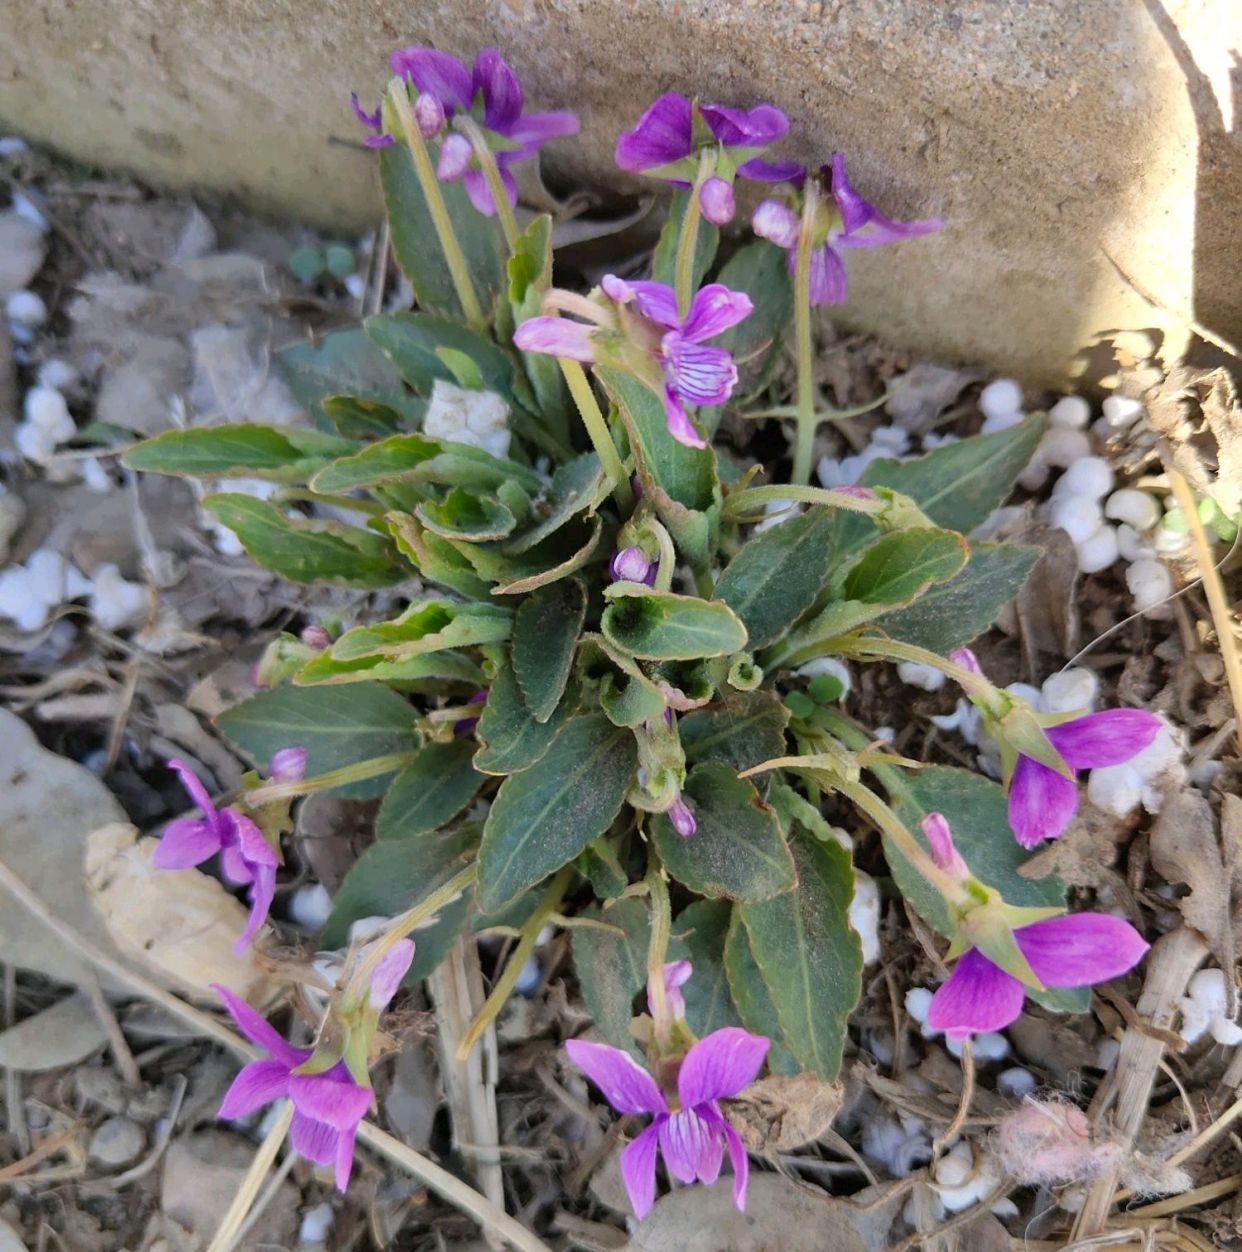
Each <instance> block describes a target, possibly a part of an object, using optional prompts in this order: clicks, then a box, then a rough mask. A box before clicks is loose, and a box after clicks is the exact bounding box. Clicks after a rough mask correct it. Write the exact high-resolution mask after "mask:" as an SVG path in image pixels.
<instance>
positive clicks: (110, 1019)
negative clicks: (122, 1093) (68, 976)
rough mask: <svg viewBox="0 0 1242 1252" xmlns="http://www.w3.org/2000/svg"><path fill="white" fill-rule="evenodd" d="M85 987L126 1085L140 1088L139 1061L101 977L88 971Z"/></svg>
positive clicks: (84, 980)
mask: <svg viewBox="0 0 1242 1252" xmlns="http://www.w3.org/2000/svg"><path fill="white" fill-rule="evenodd" d="M83 989H84V990H85V992H86V997H87V999H88V1000H90V1002H91V1008H92V1009H94V1011H95V1016H96V1017H97V1018H98V1019H99V1024H100V1025H101V1026H102V1027H103V1030H104V1034H105V1035H107V1036H108V1047H109V1048H110V1049H111V1051H112V1059H113V1060H114V1061H115V1062H116V1067H117V1069H119V1070H120V1071H121V1077H122V1078H123V1079H124V1080H125V1085H126V1086H127V1087H129V1088H131V1089H132V1090H135V1091H136V1090H138V1088H140V1087H141V1086H142V1075H141V1074H140V1073H139V1072H138V1063H137V1062H136V1061H135V1060H134V1054H133V1053H132V1052H131V1051H130V1050H129V1044H128V1043H126V1042H125V1036H124V1035H123V1034H122V1033H121V1027H120V1026H119V1025H118V1024H117V1020H116V1014H115V1013H113V1011H112V1009H111V1007H110V1006H109V1004H108V1001H107V1000H105V999H104V993H103V992H102V991H101V990H100V989H99V979H98V978H96V977H95V975H94V974H93V973H90V972H88V973H87V976H86V977H85V978H84V979H83Z"/></svg>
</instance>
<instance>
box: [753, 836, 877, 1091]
mask: <svg viewBox="0 0 1242 1252" xmlns="http://www.w3.org/2000/svg"><path fill="white" fill-rule="evenodd" d="M793 854H794V861H795V864H796V866H797V871H798V886H797V887H796V888H795V889H794V890H793V891H789V892H786V893H785V894H784V895H781V896H777V897H776V898H775V899H774V900H769V901H767V902H766V903H764V904H744V905H741V906H740V908H741V914H742V920H743V921H744V922H745V924H746V931H747V934H748V936H749V938H750V947H751V952H752V954H753V955H754V958H755V961H756V963H757V964H758V966H759V969H760V972H761V974H762V976H763V981H764V984H765V985H766V987H767V989H768V994H769V995H770V996H771V997H772V1003H773V1004H774V1005H775V1006H776V1012H777V1016H778V1017H779V1019H780V1024H781V1034H782V1036H783V1037H784V1040H785V1043H786V1045H787V1046H788V1047H789V1050H790V1051H791V1052H792V1053H793V1055H794V1057H795V1058H796V1059H797V1061H798V1062H799V1064H800V1065H801V1066H802V1068H803V1069H806V1070H811V1071H813V1072H814V1073H816V1074H818V1075H819V1076H820V1078H822V1079H823V1080H824V1081H825V1082H831V1081H832V1080H833V1079H834V1078H836V1076H837V1073H838V1071H839V1070H840V1068H841V1052H842V1048H843V1047H844V1044H845V1023H846V1019H847V1018H848V1017H849V1015H850V1013H851V1012H852V1011H853V1009H854V1006H855V1005H856V1004H857V1003H858V998H859V996H860V994H861V992H862V952H861V950H860V948H859V946H858V936H857V935H855V934H854V932H853V930H851V929H850V924H849V918H848V910H849V905H850V899H851V897H852V895H853V891H854V871H853V867H852V866H851V865H850V857H849V853H848V852H846V851H845V849H844V848H842V847H841V846H840V844H837V843H812V842H811V841H810V840H807V839H799V840H797V841H796V842H795V843H794V844H793Z"/></svg>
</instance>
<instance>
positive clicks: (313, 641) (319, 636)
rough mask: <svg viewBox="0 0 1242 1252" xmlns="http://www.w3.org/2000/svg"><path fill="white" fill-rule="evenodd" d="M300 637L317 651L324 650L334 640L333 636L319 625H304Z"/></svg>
mask: <svg viewBox="0 0 1242 1252" xmlns="http://www.w3.org/2000/svg"><path fill="white" fill-rule="evenodd" d="M299 638H300V639H301V640H302V642H303V643H304V644H305V645H306V646H307V647H308V648H314V649H315V651H316V652H322V651H323V649H324V648H326V647H328V646H329V644H331V642H332V636H331V635H330V634H328V632H327V631H326V630H325V629H324V628H323V627H322V626H318V625H312V626H305V627H303V629H302V633H301V635H300V636H299Z"/></svg>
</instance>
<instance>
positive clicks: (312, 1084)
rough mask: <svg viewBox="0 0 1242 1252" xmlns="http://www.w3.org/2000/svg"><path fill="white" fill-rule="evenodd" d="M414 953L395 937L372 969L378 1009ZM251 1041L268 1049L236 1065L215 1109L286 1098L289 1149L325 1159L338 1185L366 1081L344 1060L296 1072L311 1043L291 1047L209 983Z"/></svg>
mask: <svg viewBox="0 0 1242 1252" xmlns="http://www.w3.org/2000/svg"><path fill="white" fill-rule="evenodd" d="M413 959H414V944H413V943H412V942H411V941H410V940H409V939H402V940H399V941H398V942H397V943H396V944H394V945H393V948H392V950H391V951H390V952H389V953H388V954H387V955H386V956H385V957H384V959H383V960H382V961H380V963H379V965H378V966H377V967H376V969H375V972H374V974H372V976H371V996H370V1005H371V1007H372V1008H373V1009H374V1010H375V1011H376V1012H377V1013H379V1012H382V1011H383V1009H385V1008H386V1007H387V1005H388V1002H389V1001H390V1000H391V999H392V997H393V995H395V994H396V990H397V988H398V986H400V984H401V979H402V978H404V977H405V974H406V971H407V970H408V969H409V968H410V962H411V961H412V960H413ZM212 989H213V990H214V991H215V992H216V994H217V995H218V996H219V997H220V998H221V999H222V1000H223V1001H224V1004H225V1007H226V1008H227V1009H228V1011H229V1013H230V1014H231V1015H232V1017H233V1020H234V1021H235V1022H236V1023H237V1028H238V1030H240V1031H241V1033H242V1034H243V1035H245V1036H246V1038H247V1039H249V1040H250V1042H251V1043H253V1044H255V1045H257V1046H258V1047H260V1048H262V1049H263V1050H264V1051H265V1052H266V1053H267V1054H268V1055H267V1058H266V1059H264V1060H261V1061H251V1062H250V1063H249V1064H248V1065H246V1066H244V1067H243V1068H242V1071H241V1073H239V1074H238V1075H237V1077H236V1078H235V1079H234V1080H233V1085H232V1086H231V1087H230V1088H229V1089H228V1091H227V1092H226V1093H225V1096H224V1100H223V1102H222V1103H221V1105H220V1111H219V1114H218V1116H220V1117H223V1118H229V1119H233V1118H238V1117H246V1116H248V1115H249V1114H250V1113H253V1112H254V1111H255V1110H256V1109H258V1108H261V1107H262V1106H263V1105H265V1104H270V1103H271V1102H272V1101H273V1100H279V1099H282V1098H285V1097H287V1098H288V1099H289V1100H291V1101H292V1102H293V1122H292V1124H291V1125H290V1127H289V1138H290V1140H291V1141H292V1143H293V1147H294V1149H295V1151H297V1152H299V1153H301V1155H302V1156H304V1157H306V1159H307V1160H309V1161H314V1162H315V1164H316V1165H332V1166H334V1167H335V1171H336V1186H337V1190H338V1191H344V1190H345V1188H346V1187H347V1186H348V1185H349V1175H350V1171H351V1170H352V1169H353V1164H354V1137H355V1135H356V1134H357V1133H358V1123H359V1122H360V1121H361V1120H362V1118H363V1117H364V1116H365V1115H366V1112H367V1110H368V1109H369V1108H370V1107H371V1088H370V1086H369V1085H367V1084H364V1083H360V1082H358V1081H357V1080H356V1079H355V1078H354V1076H353V1075H352V1074H351V1073H350V1071H349V1067H348V1066H347V1065H346V1064H345V1062H344V1061H337V1062H335V1063H334V1064H333V1065H331V1066H330V1067H329V1068H327V1069H325V1070H322V1071H320V1072H319V1073H301V1072H299V1071H300V1070H301V1069H302V1067H303V1066H305V1065H306V1063H307V1062H308V1061H309V1060H310V1059H311V1057H312V1056H314V1049H313V1048H295V1047H294V1046H293V1045H292V1044H291V1043H288V1042H287V1041H286V1040H285V1039H284V1037H283V1036H282V1035H281V1034H280V1033H279V1032H278V1031H276V1030H275V1029H273V1028H272V1026H271V1025H269V1024H268V1023H267V1022H266V1021H264V1020H263V1018H262V1017H260V1016H259V1014H258V1013H256V1012H255V1011H254V1009H252V1008H251V1007H250V1005H248V1004H247V1003H246V1002H245V1001H244V1000H242V999H241V998H240V997H238V996H235V995H234V994H233V993H232V992H231V991H230V990H229V989H228V988H227V987H222V986H220V985H218V984H215V985H213V988H212Z"/></svg>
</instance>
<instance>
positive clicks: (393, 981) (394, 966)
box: [370, 939, 414, 1013]
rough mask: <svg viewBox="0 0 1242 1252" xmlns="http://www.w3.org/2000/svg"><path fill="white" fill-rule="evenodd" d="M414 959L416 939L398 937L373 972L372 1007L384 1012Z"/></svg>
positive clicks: (378, 1011)
mask: <svg viewBox="0 0 1242 1252" xmlns="http://www.w3.org/2000/svg"><path fill="white" fill-rule="evenodd" d="M413 960H414V941H413V940H412V939H398V940H397V942H396V943H394V944H393V945H392V947H391V948H390V949H389V950H388V951H387V952H386V953H385V954H384V956H383V957H382V958H381V959H380V962H379V964H378V965H376V967H375V969H374V970H373V971H372V972H371V993H370V998H371V1007H372V1008H373V1009H374V1010H375V1011H376V1012H377V1013H382V1012H383V1011H384V1009H386V1008H387V1007H388V1002H389V1001H390V1000H391V999H392V998H393V996H395V995H396V994H397V988H398V987H400V986H401V980H402V979H403V978H404V977H405V976H406V974H407V973H408V972H409V968H410V964H411V962H412V961H413Z"/></svg>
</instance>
